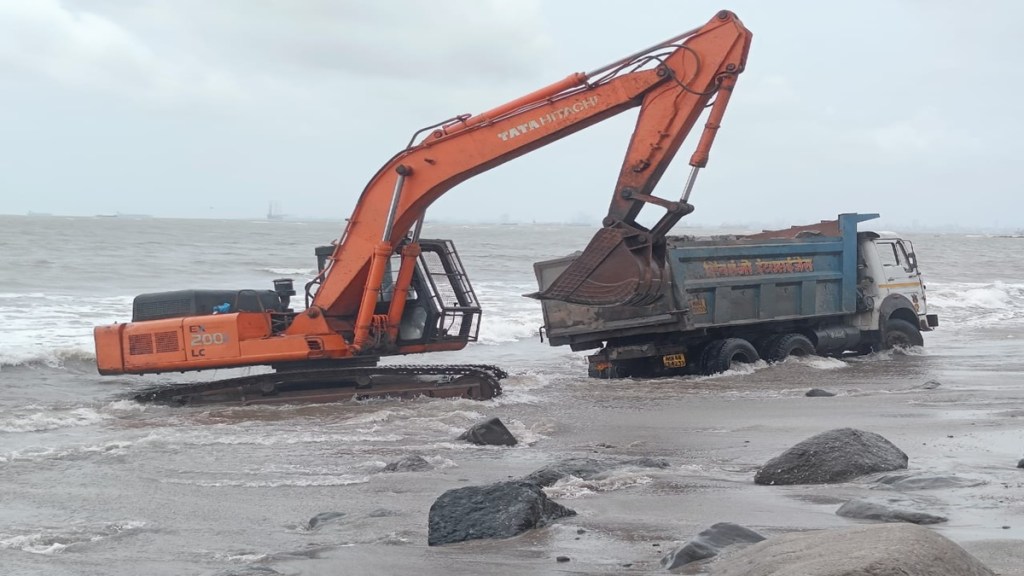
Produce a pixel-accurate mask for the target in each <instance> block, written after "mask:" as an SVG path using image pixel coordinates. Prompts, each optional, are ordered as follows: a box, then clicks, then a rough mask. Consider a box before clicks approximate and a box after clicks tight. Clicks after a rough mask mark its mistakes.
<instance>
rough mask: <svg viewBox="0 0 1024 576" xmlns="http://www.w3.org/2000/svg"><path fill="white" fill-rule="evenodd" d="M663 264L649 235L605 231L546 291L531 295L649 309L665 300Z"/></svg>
mask: <svg viewBox="0 0 1024 576" xmlns="http://www.w3.org/2000/svg"><path fill="white" fill-rule="evenodd" d="M666 284H667V282H666V279H665V269H664V262H660V261H658V259H655V257H654V252H653V247H652V244H651V242H650V239H649V237H648V235H647V234H644V233H641V232H638V231H635V230H626V229H622V228H602V229H600V230H598V232H597V234H595V235H594V237H593V238H592V239H591V240H590V244H588V245H587V248H586V249H585V250H584V251H583V253H582V254H580V256H579V257H578V258H576V259H575V260H574V261H573V262H572V264H570V265H569V267H568V268H566V269H565V271H564V272H562V274H561V275H560V276H559V277H558V278H556V279H555V281H554V282H552V283H551V285H550V286H548V288H547V289H546V290H543V291H541V292H534V293H532V294H528V295H527V296H529V297H530V298H536V299H538V300H558V301H561V302H568V303H570V304H582V305H585V306H621V305H626V306H646V305H648V304H652V303H654V302H656V301H658V299H659V298H661V297H662V295H663V293H664V291H665V286H666Z"/></svg>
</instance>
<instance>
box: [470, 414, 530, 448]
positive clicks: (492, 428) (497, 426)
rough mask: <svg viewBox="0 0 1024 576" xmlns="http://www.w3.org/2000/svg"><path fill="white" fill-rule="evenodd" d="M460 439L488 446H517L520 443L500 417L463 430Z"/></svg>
mask: <svg viewBox="0 0 1024 576" xmlns="http://www.w3.org/2000/svg"><path fill="white" fill-rule="evenodd" d="M458 439H459V440H465V441H467V442H472V443H473V444H479V445H487V446H515V445H516V444H518V443H519V442H518V440H516V437H515V436H513V435H512V433H511V432H509V431H508V428H506V427H505V424H504V423H502V421H501V420H500V419H498V418H489V419H487V420H484V421H482V422H477V423H476V424H474V425H473V426H471V427H470V428H469V430H466V431H465V432H463V433H462V434H461V435H460V436H459V438H458Z"/></svg>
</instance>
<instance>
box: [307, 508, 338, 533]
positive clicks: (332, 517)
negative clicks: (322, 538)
mask: <svg viewBox="0 0 1024 576" xmlns="http://www.w3.org/2000/svg"><path fill="white" fill-rule="evenodd" d="M344 515H345V513H344V512H321V513H319V514H317V515H316V516H313V517H312V518H310V519H309V522H307V523H306V529H307V530H317V529H319V528H320V527H321V526H323V525H324V524H328V523H331V522H335V521H337V520H338V519H339V518H341V517H343V516H344Z"/></svg>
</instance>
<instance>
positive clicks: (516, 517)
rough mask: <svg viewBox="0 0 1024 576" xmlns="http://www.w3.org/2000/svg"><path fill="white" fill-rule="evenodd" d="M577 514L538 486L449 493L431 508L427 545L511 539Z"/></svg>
mask: <svg viewBox="0 0 1024 576" xmlns="http://www.w3.org/2000/svg"><path fill="white" fill-rule="evenodd" d="M575 515H576V512H575V511H574V510H570V509H569V508H566V507H565V506H562V505H561V504H558V503H556V502H553V501H551V500H550V499H548V497H547V495H546V494H544V491H543V490H541V489H540V487H539V486H537V485H536V484H531V483H528V482H498V483H497V484H490V485H488V486H466V487H464V488H455V489H452V490H448V491H447V492H445V493H444V494H442V495H441V496H440V497H438V499H437V500H435V501H434V503H433V505H431V506H430V513H429V516H428V530H427V544H428V545H430V546H437V545H440V544H451V543H453V542H463V541H465V540H477V539H481V538H511V537H512V536H516V535H518V534H522V533H523V532H526V531H527V530H530V529H533V528H539V527H541V526H545V525H547V524H549V523H550V522H552V521H554V520H557V519H558V518H564V517H566V516H575Z"/></svg>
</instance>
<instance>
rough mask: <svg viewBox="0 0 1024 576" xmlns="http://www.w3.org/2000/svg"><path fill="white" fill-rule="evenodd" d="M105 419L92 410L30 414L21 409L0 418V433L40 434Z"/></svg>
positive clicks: (45, 411) (36, 412)
mask: <svg viewBox="0 0 1024 576" xmlns="http://www.w3.org/2000/svg"><path fill="white" fill-rule="evenodd" d="M107 418H109V416H106V415H104V414H101V413H99V412H97V411H96V410H93V409H92V408H73V409H69V410H39V411H32V412H27V411H25V410H24V409H22V410H20V411H18V412H16V413H14V414H13V415H4V416H0V432H42V431H44V430H56V429H58V428H71V427H77V426H91V425H93V424H98V423H99V422H102V421H103V420H105V419H107Z"/></svg>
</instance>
